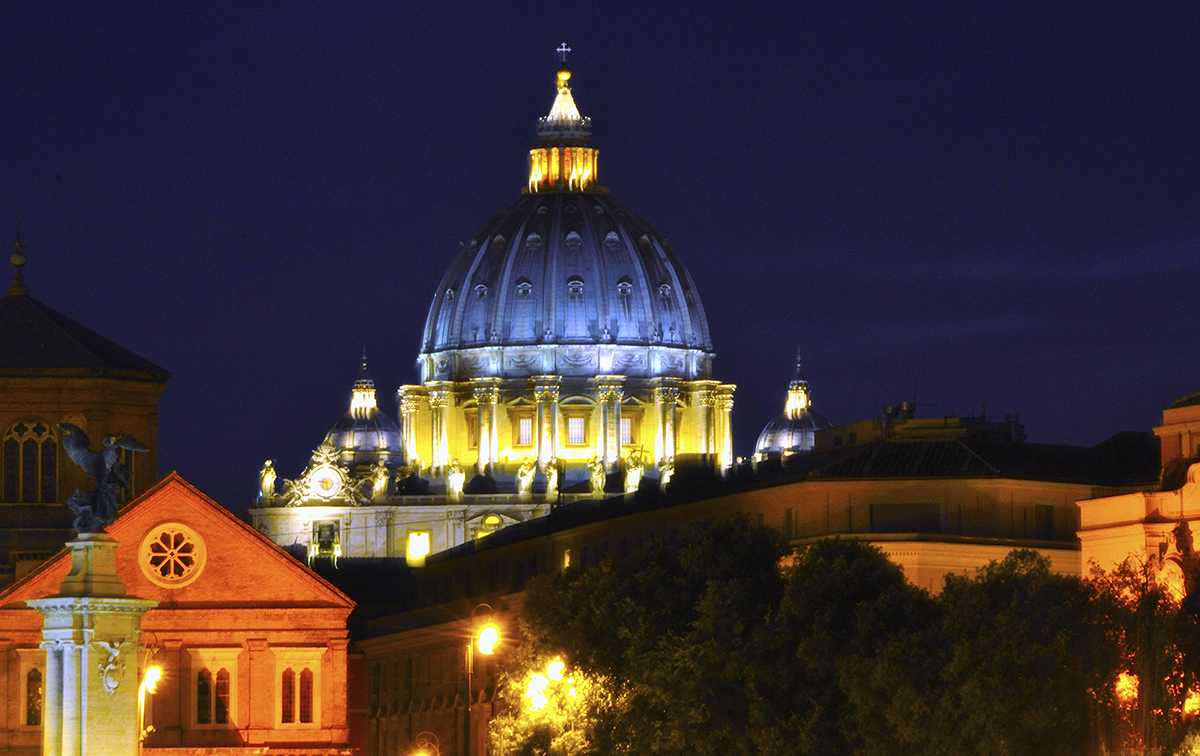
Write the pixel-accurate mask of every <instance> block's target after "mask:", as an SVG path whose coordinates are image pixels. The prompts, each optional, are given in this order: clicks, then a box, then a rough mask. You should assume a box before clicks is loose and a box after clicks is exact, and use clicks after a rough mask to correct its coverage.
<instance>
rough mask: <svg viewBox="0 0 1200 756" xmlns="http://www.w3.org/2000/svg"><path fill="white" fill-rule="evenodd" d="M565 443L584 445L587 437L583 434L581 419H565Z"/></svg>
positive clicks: (582, 421) (582, 420)
mask: <svg viewBox="0 0 1200 756" xmlns="http://www.w3.org/2000/svg"><path fill="white" fill-rule="evenodd" d="M567 443H568V444H585V443H587V437H586V435H585V433H584V419H583V418H582V417H568V418H567Z"/></svg>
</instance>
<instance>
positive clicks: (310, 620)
mask: <svg viewBox="0 0 1200 756" xmlns="http://www.w3.org/2000/svg"><path fill="white" fill-rule="evenodd" d="M107 532H108V534H109V535H110V536H112V538H113V540H115V541H116V542H117V544H118V546H117V548H116V550H115V567H116V570H115V571H116V574H117V577H118V578H119V581H120V582H121V583H123V584H124V592H125V593H126V595H127V596H128V597H136V598H138V599H149V600H150V601H149V602H146V603H152V604H157V606H155V607H154V608H151V609H150V610H149V611H147V612H146V613H145V614H144V615H142V622H141V636H140V637H141V642H140V645H137V646H135V644H134V643H131V642H129V636H126V638H125V641H126V642H124V643H122V644H120V645H119V647H118V649H117V650H118V651H119V653H116V654H113V653H111V652H109V653H108V655H107V656H104V655H102V654H103V653H104V652H102V651H101V649H100V647H99V646H100V643H99V637H100V636H99V635H98V634H97V635H96V636H95V637H94V638H93V637H92V636H90V635H88V634H86V633H85V640H83V641H79V640H52V641H50V642H43V632H42V629H43V617H42V615H41V614H39V612H38V610H36V609H34V608H31V604H30V603H28V602H31V601H32V602H38V601H39V600H41V599H45V598H46V597H48V596H54V595H56V594H57V593H58V592H59V587H60V585H61V584H63V582H64V580H65V579H67V576H68V572H70V571H71V569H72V560H71V555H70V554H69V553H68V552H66V551H59V552H58V554H57V555H56V556H55V557H53V558H51V559H49V560H47V561H46V562H45V563H43V564H42V566H41V567H39V568H38V569H37V570H35V571H33V572H32V573H30V574H29V575H27V576H26V577H25V578H23V579H21V580H18V581H17V582H16V583H14V584H13V585H11V586H9V587H8V588H7V589H6V590H4V591H3V592H0V627H3V628H4V633H3V636H4V637H3V639H2V640H0V696H2V697H3V700H4V701H5V705H4V706H3V707H0V744H2V745H0V752H3V753H9V754H21V755H28V756H35V755H36V754H39V753H53V752H62V753H81V752H82V753H94V752H96V750H95V747H96V743H97V742H100V741H101V740H102V738H101V735H103V734H104V733H101V732H99V731H95V730H94V731H92V732H89V731H87V730H85V729H84V728H81V727H80V723H79V722H69V721H66V720H65V719H64V715H65V713H66V712H69V711H70V710H71V709H72V707H73V706H77V705H78V704H79V699H78V696H79V695H80V693H81V692H83V693H86V692H88V691H92V692H93V693H94V688H95V687H97V686H96V685H95V684H94V683H95V680H96V679H97V678H102V677H104V676H105V675H106V674H107V675H108V678H107V679H108V680H109V688H110V690H112V691H114V692H116V693H118V694H126V693H128V692H130V686H131V685H132V686H134V687H135V688H136V686H137V681H139V680H141V679H142V678H143V675H144V672H145V670H146V669H147V668H148V667H150V666H157V667H160V668H161V670H162V677H161V679H160V681H159V683H158V686H157V692H156V693H154V694H153V695H148V696H146V707H145V723H146V724H147V725H148V726H151V727H153V730H152V731H150V732H149V734H148V735H147V738H146V741H145V747H144V749H143V750H142V751H141V752H142V753H145V754H163V755H164V756H183V755H184V754H196V755H197V756H200V755H202V754H215V753H220V754H229V755H230V756H233V755H234V754H237V755H239V756H240V755H243V754H244V755H249V754H264V753H282V754H303V755H304V756H348V754H350V753H352V750H351V748H352V746H353V738H352V735H351V727H350V724H349V713H348V707H347V688H348V683H347V680H348V677H349V675H350V674H351V673H350V672H349V660H348V655H347V647H348V643H349V642H348V640H347V629H346V618H347V617H348V616H349V614H350V612H351V610H352V609H353V608H354V602H353V601H351V600H350V599H349V598H348V597H347V596H346V595H345V594H343V593H342V592H340V591H339V590H337V589H336V588H334V587H333V586H332V585H330V584H329V583H327V582H325V581H324V580H322V579H321V578H320V577H318V576H317V575H315V574H314V573H313V572H312V571H311V570H308V569H306V568H305V567H304V566H303V565H302V564H300V563H298V562H297V561H296V560H295V559H293V558H292V557H290V556H288V555H287V554H285V553H284V552H283V551H281V550H280V549H278V548H277V547H275V546H274V545H273V544H272V543H270V542H269V541H268V540H267V539H265V538H263V537H262V536H261V535H260V534H259V533H256V532H255V531H254V530H253V529H252V528H250V527H248V526H247V525H246V524H245V523H243V522H242V521H241V520H239V519H238V518H236V517H234V516H233V515H232V514H230V513H229V512H228V511H227V510H226V509H224V508H223V507H221V506H219V505H217V504H216V503H214V502H213V501H211V500H209V499H208V498H207V497H205V496H204V495H203V494H202V493H200V492H199V491H197V490H196V489H195V488H193V487H192V486H191V485H190V484H188V483H187V482H186V481H184V480H183V479H181V478H179V477H178V476H177V475H175V474H171V475H169V476H167V478H166V479H164V480H163V481H162V482H161V483H159V484H158V485H157V486H155V487H153V488H152V489H151V490H150V491H148V492H147V493H146V494H145V495H144V496H142V497H140V498H139V499H137V500H136V501H134V502H133V503H131V504H130V505H129V506H127V507H125V508H124V509H123V510H122V511H121V513H120V516H119V517H118V518H117V520H116V521H115V522H114V523H113V524H112V525H110V526H109V527H108V529H107ZM93 601H94V599H93ZM42 603H45V602H42ZM48 652H49V656H48ZM106 658H107V659H109V660H110V662H115V663H110V664H109V666H108V667H105V666H103V665H104V661H105V659H106ZM98 659H99V661H97V660H98ZM56 679H62V680H64V681H65V683H64V685H63V686H62V687H63V688H64V689H62V690H55V688H54V686H53V685H52V684H50V682H49V681H53V680H56ZM85 681H86V682H85ZM72 682H75V683H76V684H77V685H78V686H79V687H78V688H75V686H73V685H71V683H72ZM43 691H46V693H45V695H43ZM110 695H111V693H110ZM92 698H93V699H98V701H97V700H92V701H87V700H86V699H85V702H86V703H85V705H86V706H87V707H88V708H89V709H91V710H93V711H94V710H96V709H100V710H103V709H104V707H106V706H108V700H107V699H108V698H109V696H108V695H104V693H103V692H102V693H101V694H100V695H98V696H97V695H93V696H92ZM56 725H59V726H61V728H62V730H63V731H64V732H68V731H73V733H74V734H75V735H77V736H81V737H83V738H84V740H85V741H86V743H87V744H88V745H91V746H92V747H91V748H83V749H80V747H79V746H80V743H79V742H78V741H76V742H75V743H74V744H73V746H74V747H73V748H70V747H68V744H67V743H66V742H63V743H61V744H58V745H61V746H62V749H61V751H55V750H54V748H53V746H54V745H55V744H54V743H52V742H51V741H50V740H46V741H45V742H46V747H45V748H43V742H44V741H43V729H44V728H46V727H47V726H49V728H50V732H51V733H53V732H55V731H56ZM129 725H130V723H129V722H128V721H123V720H120V719H114V720H113V721H112V722H111V726H110V728H109V729H111V730H120V731H121V732H122V733H123V734H124V735H125V736H126V738H131V737H132V736H131V735H130V733H129V731H128V730H129ZM93 726H94V727H103V725H101V724H97V723H95V722H93ZM64 740H65V738H64ZM105 752H106V753H108V752H110V751H105ZM111 752H116V751H111ZM122 752H123V751H122Z"/></svg>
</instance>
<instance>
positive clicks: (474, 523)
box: [251, 66, 735, 563]
mask: <svg viewBox="0 0 1200 756" xmlns="http://www.w3.org/2000/svg"><path fill="white" fill-rule="evenodd" d="M570 76H571V73H570V71H568V70H567V69H566V67H565V66H564V67H563V68H561V69H560V70H559V71H558V74H557V94H556V97H555V100H554V104H553V107H552V108H551V111H550V113H549V115H547V116H546V117H545V118H542V119H541V121H540V123H539V126H538V140H537V144H536V145H535V146H534V147H533V149H532V150H530V153H529V178H528V183H527V185H526V186H525V187H524V191H523V193H522V196H521V198H520V199H519V200H518V201H517V202H516V203H514V204H513V205H511V206H509V207H508V208H505V209H504V210H502V211H500V212H499V213H497V214H496V215H495V216H494V217H493V218H492V219H491V220H490V221H488V222H487V223H486V224H484V226H483V227H482V228H481V229H480V230H479V231H478V232H477V233H475V234H474V235H473V236H472V237H471V239H470V241H469V242H468V243H467V244H465V245H464V246H463V249H462V250H461V251H460V252H459V253H458V255H457V256H456V258H455V259H454V260H453V262H451V264H450V267H449V270H447V272H446V274H445V276H444V277H443V279H442V281H441V284H440V285H439V287H438V289H437V291H436V292H435V293H434V296H433V302H432V304H431V306H430V309H429V315H428V318H427V320H426V323H425V329H424V335H423V341H422V345H421V351H420V354H419V355H418V357H417V364H418V368H419V370H420V375H421V383H420V384H415V385H407V386H401V387H400V388H399V390H398V391H397V394H396V398H397V405H398V417H397V419H398V421H399V422H398V423H396V422H394V421H393V420H392V419H391V418H389V417H387V415H386V414H384V413H383V412H382V411H381V410H380V409H379V408H378V405H377V401H376V394H375V385H374V382H373V381H371V380H370V378H369V377H368V376H367V375H366V372H365V360H364V372H363V374H362V375H360V377H359V380H358V382H357V383H356V384H355V388H354V391H353V393H352V398H351V402H350V411H349V412H348V413H347V414H346V416H345V417H344V418H343V419H342V420H340V421H339V422H338V424H336V425H335V426H334V427H333V428H332V429H331V430H330V431H329V433H328V434H327V436H326V438H325V442H324V443H323V444H322V445H321V447H320V448H318V449H317V450H316V451H314V453H313V456H312V459H311V461H310V463H309V465H308V467H307V468H306V469H305V470H303V471H302V472H301V474H300V475H299V477H297V478H295V479H291V480H282V481H277V479H276V475H277V472H276V471H275V469H274V467H273V465H272V464H271V463H268V464H267V465H266V466H265V467H264V469H263V471H262V477H261V480H260V492H259V494H260V495H259V498H258V503H257V506H256V507H255V508H254V509H253V510H252V511H251V517H252V520H253V522H254V525H255V527H257V528H258V529H259V530H260V531H261V532H263V533H265V534H266V535H268V536H269V537H270V538H271V539H272V540H274V541H275V542H276V543H278V544H280V545H281V546H285V547H293V546H294V547H297V548H298V549H302V550H305V551H307V553H308V555H309V556H310V557H329V558H333V559H337V558H342V557H404V558H407V559H408V560H409V561H410V562H413V563H417V562H419V560H420V559H421V558H422V557H423V556H424V554H426V553H434V552H437V551H442V550H444V549H447V548H451V547H453V546H456V545H458V544H461V543H464V542H466V541H469V540H471V539H473V538H476V537H478V536H481V535H485V534H487V533H490V532H492V531H495V530H497V529H499V528H502V527H505V526H508V525H512V524H514V523H517V522H523V521H527V520H529V519H532V518H535V517H540V516H542V515H545V514H546V513H548V512H549V511H550V508H551V507H552V506H553V505H554V504H555V503H556V502H558V501H562V500H569V499H571V498H578V497H594V496H600V495H606V494H608V495H611V494H617V493H633V492H635V491H636V490H637V489H638V487H639V486H640V485H658V486H660V487H664V486H665V485H666V483H667V481H668V480H669V478H670V476H671V475H673V474H674V471H675V469H676V467H679V468H680V469H683V468H688V467H697V466H702V467H707V468H712V469H715V470H718V471H723V470H726V469H728V468H729V467H730V466H731V465H732V464H733V450H732V436H731V432H730V414H731V410H732V408H733V393H734V388H735V387H734V386H733V385H731V384H727V383H721V382H720V381H718V380H716V379H714V378H713V375H712V364H713V359H714V356H715V354H714V352H713V347H712V341H711V339H710V337H709V332H708V322H707V320H706V318H705V315H704V308H703V306H702V305H701V302H700V295H699V293H698V292H697V290H696V285H695V282H694V281H693V280H692V278H691V276H690V275H689V274H688V272H687V269H686V268H684V266H683V264H682V263H681V262H680V261H679V259H678V257H677V256H676V254H675V252H674V250H673V249H672V248H671V247H670V245H669V244H668V243H667V241H666V239H665V238H664V237H663V236H662V235H660V234H659V233H658V232H657V231H655V230H654V229H653V228H652V227H651V226H650V225H649V224H647V223H646V222H645V221H644V220H642V219H641V218H640V217H639V216H637V215H636V214H635V213H633V212H632V211H631V210H629V209H628V208H627V207H625V206H624V205H622V204H620V203H618V202H616V201H615V200H613V199H612V198H611V197H609V194H608V190H607V188H605V187H603V186H601V185H600V184H599V183H598V181H597V160H598V152H597V150H596V148H595V146H594V145H593V144H592V139H591V124H590V121H589V120H588V119H587V118H584V117H583V116H581V115H580V114H579V110H578V109H577V107H576V105H575V101H574V99H573V96H572V94H571V89H570V87H569V86H568V81H569V79H570ZM281 487H282V488H281Z"/></svg>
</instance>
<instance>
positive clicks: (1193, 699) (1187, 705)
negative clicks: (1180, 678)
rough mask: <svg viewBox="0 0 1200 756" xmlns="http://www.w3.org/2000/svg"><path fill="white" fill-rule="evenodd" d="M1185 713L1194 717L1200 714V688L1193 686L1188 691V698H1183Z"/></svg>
mask: <svg viewBox="0 0 1200 756" xmlns="http://www.w3.org/2000/svg"><path fill="white" fill-rule="evenodd" d="M1183 713H1184V714H1187V715H1188V716H1192V717H1194V716H1196V715H1197V714H1200V690H1197V689H1196V688H1192V689H1191V690H1189V691H1188V694H1187V698H1185V699H1184V700H1183Z"/></svg>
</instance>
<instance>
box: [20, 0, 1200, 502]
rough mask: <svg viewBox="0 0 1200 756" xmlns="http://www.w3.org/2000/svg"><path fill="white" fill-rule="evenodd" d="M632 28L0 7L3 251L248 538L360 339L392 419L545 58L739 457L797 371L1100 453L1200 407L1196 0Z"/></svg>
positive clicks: (324, 413)
mask: <svg viewBox="0 0 1200 756" xmlns="http://www.w3.org/2000/svg"><path fill="white" fill-rule="evenodd" d="M1070 5H1074V6H1076V9H1075V10H1072V9H1069V8H1067V6H1070ZM628 6H629V7H626V4H618V3H604V4H589V3H579V2H558V3H552V4H539V3H533V2H520V3H516V2H510V3H504V4H492V5H491V6H490V7H489V8H487V9H484V10H481V9H479V8H477V7H476V6H475V5H474V4H470V5H467V4H464V5H461V6H442V5H435V4H423V3H421V4H418V3H365V2H364V3H344V4H343V3H335V2H314V3H301V2H295V3H280V4H277V5H271V6H260V5H257V4H254V3H244V2H216V1H210V2H201V3H150V2H147V3H133V2H130V3H112V2H108V3H82V2H64V3H51V2H22V3H7V4H5V7H4V8H3V9H2V10H0V24H2V27H3V28H4V30H5V33H4V45H3V48H4V49H3V54H2V56H0V61H2V63H0V66H2V68H0V84H2V87H0V169H2V171H3V176H2V181H0V237H3V238H7V239H9V242H6V243H10V242H11V239H12V238H13V237H15V236H16V234H17V231H18V227H19V230H20V234H21V236H22V237H23V238H24V240H25V241H26V243H27V245H28V247H27V249H26V253H27V255H28V256H29V259H30V262H29V265H28V266H27V267H26V275H25V279H26V283H27V284H28V285H29V287H30V290H31V294H32V295H33V296H34V297H36V298H37V299H39V300H41V301H42V302H45V303H47V304H49V305H50V306H51V307H54V308H56V309H58V310H60V311H62V312H64V313H66V314H67V315H69V316H70V317H73V318H75V319H76V320H79V321H81V322H82V323H84V324H86V325H87V326H89V327H91V328H92V329H94V330H96V331H98V332H100V333H102V334H104V335H106V336H108V337H109V338H112V339H113V340H115V341H117V342H118V343H120V344H122V345H123V346H126V347H128V348H129V349H132V350H133V351H134V352H137V353H138V354H140V355H142V356H144V357H146V358H148V359H150V360H152V361H154V362H156V363H158V364H160V365H162V366H163V367H165V368H166V369H168V370H170V371H171V372H172V373H174V378H172V379H171V380H170V382H169V383H168V384H167V390H166V393H165V394H164V395H163V398H162V401H161V405H160V408H161V415H160V466H161V471H162V472H163V473H165V472H166V471H168V470H172V469H175V470H178V471H179V472H180V473H182V474H183V475H184V476H185V477H187V478H188V479H189V480H191V481H192V482H193V483H195V484H196V485H198V486H199V487H200V488H201V489H202V490H204V491H206V492H207V493H209V494H210V495H212V496H213V497H214V498H216V499H217V500H218V501H219V502H221V503H222V504H225V505H226V506H228V507H229V508H231V509H233V510H241V509H244V508H245V507H246V506H248V505H249V503H250V501H251V500H252V497H253V495H254V493H255V490H256V486H257V471H258V469H259V467H260V466H261V465H262V462H263V460H265V459H267V458H273V459H276V460H278V461H277V464H276V467H277V468H278V469H279V472H280V474H281V476H284V477H295V476H297V475H299V473H300V471H301V469H302V468H303V466H304V464H305V462H306V460H307V458H308V455H309V454H310V452H311V450H312V449H313V448H314V447H315V446H317V444H319V443H320V441H321V439H322V437H323V435H324V433H325V431H326V430H327V429H328V427H329V425H330V424H331V423H332V422H333V421H334V420H335V419H336V418H338V417H339V416H340V415H341V414H343V413H344V412H345V411H346V409H347V407H348V402H349V392H350V388H351V385H352V384H353V381H354V378H355V376H356V375H357V372H358V360H359V356H360V354H361V352H362V350H363V348H364V346H365V347H366V350H367V353H368V356H369V360H370V364H371V371H372V373H373V375H374V378H375V381H376V385H377V386H378V387H379V390H380V391H379V393H380V404H381V406H382V408H383V409H384V410H385V411H387V412H388V413H389V414H393V415H394V413H395V389H396V387H397V386H398V385H399V384H401V383H411V382H415V381H416V380H417V378H418V376H417V372H416V369H415V366H414V365H415V358H416V354H417V350H418V348H419V342H420V336H421V330H422V327H423V325H424V321H425V315H426V312H427V309H428V307H429V303H430V301H431V299H432V296H433V292H434V290H435V288H436V287H437V284H438V282H439V280H440V278H441V276H442V274H443V273H444V271H445V269H446V268H447V267H448V266H449V264H450V262H451V260H452V259H453V257H454V255H455V254H456V252H457V251H458V249H459V245H460V243H463V242H466V241H467V240H469V239H470V237H471V235H472V234H474V233H475V231H476V230H477V229H478V228H479V226H481V225H482V224H483V223H484V222H486V221H487V219H488V218H489V217H490V216H491V215H492V214H493V213H495V212H496V211H498V210H500V209H501V208H503V207H504V206H506V205H508V204H510V203H511V202H513V201H514V200H515V199H516V198H517V197H518V196H519V192H520V190H521V188H522V186H523V184H524V182H525V178H526V155H527V152H528V149H529V148H530V147H531V146H532V145H533V143H534V140H535V128H536V123H537V119H538V118H539V117H540V116H543V115H545V114H546V113H547V112H548V110H549V109H550V105H551V103H552V102H553V97H554V72H555V70H556V68H557V59H556V56H555V55H554V52H553V51H554V48H555V47H557V46H558V44H559V43H560V42H563V41H566V42H567V44H568V45H569V46H570V47H571V48H572V50H573V52H572V53H571V55H570V57H569V58H568V63H569V64H570V66H571V68H572V71H573V73H574V76H573V77H572V79H571V84H572V87H573V91H574V95H575V100H576V102H577V104H578V105H579V108H580V111H581V112H582V113H583V114H584V115H587V116H590V117H591V118H592V124H593V130H594V135H595V136H594V138H595V142H596V145H597V147H598V148H599V150H600V180H601V182H602V183H603V184H605V185H607V186H609V187H610V188H611V190H612V195H613V197H615V198H616V199H618V200H619V201H621V202H623V203H625V204H626V205H628V206H630V207H631V208H633V209H634V210H635V211H636V212H638V213H639V214H640V215H642V216H643V217H644V218H646V220H647V221H649V222H650V223H651V224H652V225H653V226H655V228H657V229H658V230H659V232H660V233H661V234H663V235H665V236H666V237H667V238H668V239H669V240H670V241H671V243H672V244H673V246H674V248H675V249H676V251H677V252H678V254H679V255H680V258H681V259H682V261H683V262H684V264H685V265H686V266H687V267H688V269H689V270H690V271H691V273H692V276H693V277H694V279H695V281H696V284H697V286H698V287H699V292H700V295H701V298H702V301H703V303H704V306H705V308H706V310H707V312H708V320H709V324H710V327H711V330H712V338H713V342H714V345H715V348H716V352H717V359H716V362H715V367H714V372H715V377H716V378H718V379H720V380H723V381H728V382H732V383H736V384H737V385H738V391H737V399H736V404H735V408H734V433H735V453H736V454H739V455H745V454H749V453H750V452H752V451H753V443H754V440H755V438H756V437H757V435H758V432H759V431H760V430H761V428H762V426H763V425H764V424H765V423H766V422H767V421H768V420H770V419H771V418H772V417H773V416H775V415H777V414H779V413H780V412H781V411H782V409H783V400H784V393H785V390H786V385H787V382H788V380H789V379H790V377H791V373H792V369H793V365H794V356H795V354H796V350H797V349H799V350H800V351H801V352H802V354H803V357H804V364H805V371H806V373H807V377H808V379H809V382H810V384H811V387H812V393H813V398H814V405H815V409H817V410H818V411H819V412H821V413H823V414H825V415H826V416H827V417H829V418H830V419H831V420H832V421H834V422H835V423H842V422H851V421H856V420H862V419H866V418H869V417H874V416H876V415H877V414H878V413H879V412H880V410H881V409H882V408H883V406H884V405H886V404H889V403H893V402H899V401H904V400H911V399H913V398H914V397H915V399H916V401H917V402H918V404H919V407H918V414H919V415H921V416H941V415H948V414H952V413H956V414H959V415H964V414H970V413H976V414H978V413H980V412H982V411H984V409H985V408H986V412H987V414H988V416H989V417H993V416H994V417H996V418H997V419H998V418H1000V417H1002V416H1003V415H1004V414H1005V413H1013V412H1016V413H1020V415H1021V418H1022V420H1023V421H1024V423H1025V425H1026V430H1027V433H1028V435H1029V437H1030V440H1031V441H1039V442H1047V443H1069V444H1083V445H1092V444H1095V443H1098V442H1100V441H1102V440H1103V439H1105V438H1107V437H1108V436H1110V435H1112V434H1113V433H1116V432H1118V431H1121V430H1143V431H1144V430H1149V429H1150V428H1151V427H1152V426H1153V425H1156V424H1157V423H1158V422H1160V421H1161V414H1160V410H1161V409H1162V407H1163V406H1164V405H1165V404H1167V403H1169V402H1170V401H1171V400H1172V399H1174V398H1175V397H1178V396H1181V395H1184V394H1187V393H1190V392H1194V391H1197V390H1200V356H1198V355H1200V351H1198V349H1197V344H1196V334H1197V329H1196V325H1195V324H1196V318H1197V316H1198V314H1200V306H1198V305H1200V296H1198V292H1200V144H1198V141H1197V137H1198V136H1200V4H1197V3H1196V2H1195V1H1194V0H1188V1H1186V2H1161V3H1129V2H1122V3H1103V2H1096V3H1086V4H1083V3H1077V4H1071V3H1045V2H1037V3H1028V4H1022V3H987V4H984V3H978V4H974V3H964V4H954V3H927V4H918V3H890V4H885V3H829V4H811V5H795V6H792V5H791V4H786V3H772V4H753V3H750V4H745V3H743V4H728V5H719V6H718V5H708V4H696V3H687V4H679V5H674V6H661V5H646V4H632V3H631V4H628ZM1079 8H1084V9H1086V10H1084V11H1080V10H1078V9H1079ZM5 275H8V274H5Z"/></svg>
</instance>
